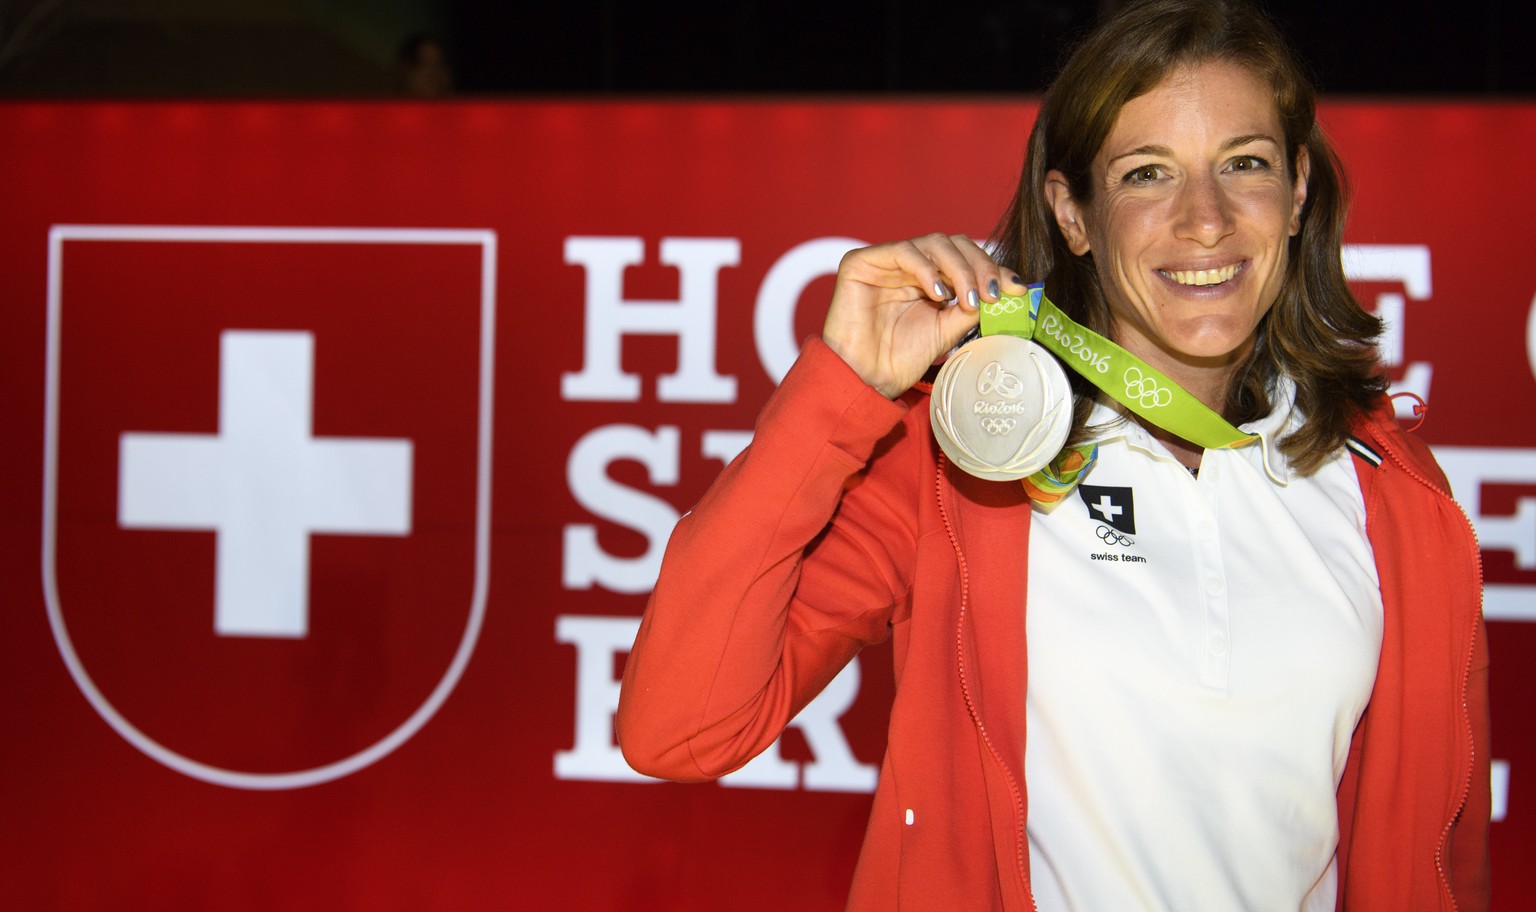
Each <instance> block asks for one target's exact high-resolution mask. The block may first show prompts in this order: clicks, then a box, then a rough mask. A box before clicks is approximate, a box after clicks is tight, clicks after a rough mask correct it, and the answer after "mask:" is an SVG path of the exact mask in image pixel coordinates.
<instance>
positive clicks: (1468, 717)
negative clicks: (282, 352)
mask: <svg viewBox="0 0 1536 912" xmlns="http://www.w3.org/2000/svg"><path fill="white" fill-rule="evenodd" d="M1371 431H1372V436H1374V437H1375V438H1376V442H1377V443H1379V444H1381V446H1382V449H1383V450H1384V451H1385V452H1386V453H1387V455H1388V456H1390V457H1391V458H1392V462H1393V463H1394V464H1395V465H1396V466H1397V467H1398V468H1399V469H1402V470H1403V472H1404V473H1406V474H1407V475H1408V477H1409V478H1412V479H1413V480H1414V481H1417V482H1418V483H1419V484H1421V485H1423V486H1424V487H1426V488H1428V489H1429V490H1430V491H1432V492H1433V493H1435V494H1437V495H1439V496H1441V497H1443V498H1445V499H1446V500H1449V501H1450V502H1451V506H1453V507H1455V508H1456V514H1457V515H1458V516H1460V517H1461V521H1462V523H1464V524H1465V525H1466V528H1467V532H1468V533H1470V534H1471V536H1472V565H1473V566H1474V567H1476V568H1477V591H1478V592H1479V593H1481V592H1482V591H1483V561H1482V554H1481V552H1482V545H1481V544H1479V543H1478V540H1477V527H1475V526H1473V525H1472V520H1471V519H1469V518H1468V517H1467V513H1466V511H1465V510H1463V509H1462V508H1461V504H1459V503H1457V502H1456V499H1455V498H1454V497H1451V496H1450V495H1448V494H1446V493H1445V492H1444V491H1441V490H1440V488H1439V487H1437V486H1436V485H1435V484H1434V483H1433V482H1431V481H1430V480H1429V479H1427V478H1425V477H1424V476H1423V475H1421V474H1419V472H1418V471H1416V470H1415V469H1414V468H1413V467H1412V466H1410V465H1408V464H1407V463H1406V462H1405V461H1404V460H1403V458H1402V457H1401V456H1400V455H1398V453H1397V450H1396V448H1395V447H1393V446H1392V445H1391V444H1390V443H1388V442H1387V441H1385V440H1383V439H1382V436H1381V435H1380V434H1379V433H1378V432H1377V431H1376V428H1375V427H1372V428H1371ZM1481 615H1482V604H1481V597H1479V604H1478V612H1477V615H1476V616H1474V617H1473V620H1472V636H1471V637H1470V638H1469V643H1468V646H1467V657H1466V660H1465V661H1463V662H1462V666H1461V720H1462V726H1463V731H1464V734H1465V735H1466V746H1467V750H1466V753H1467V755H1468V756H1467V763H1466V769H1465V771H1464V772H1463V773H1462V777H1461V787H1460V791H1459V793H1458V794H1459V798H1458V799H1457V802H1456V808H1455V810H1453V811H1452V812H1451V816H1450V818H1449V819H1447V820H1446V822H1445V826H1443V827H1441V829H1440V842H1439V844H1438V845H1437V846H1436V847H1435V871H1436V873H1437V874H1438V875H1439V876H1440V888H1441V889H1442V890H1443V891H1444V893H1445V897H1446V898H1447V899H1449V900H1450V903H1451V909H1453V910H1454V909H1457V908H1459V907H1458V906H1457V904H1456V894H1455V892H1454V891H1453V890H1452V889H1451V878H1450V875H1449V874H1448V873H1447V872H1446V870H1445V845H1446V842H1447V841H1448V840H1449V839H1450V837H1451V827H1453V826H1455V825H1456V819H1457V818H1458V817H1460V816H1461V812H1462V811H1463V810H1465V809H1466V806H1467V796H1468V795H1469V794H1470V792H1471V788H1472V765H1473V763H1474V762H1475V761H1476V759H1477V749H1476V745H1475V744H1474V743H1473V735H1472V714H1471V712H1470V711H1469V708H1468V706H1467V686H1468V685H1469V684H1470V683H1471V680H1472V656H1473V653H1474V652H1476V650H1477V618H1478V617H1480V616H1481Z"/></svg>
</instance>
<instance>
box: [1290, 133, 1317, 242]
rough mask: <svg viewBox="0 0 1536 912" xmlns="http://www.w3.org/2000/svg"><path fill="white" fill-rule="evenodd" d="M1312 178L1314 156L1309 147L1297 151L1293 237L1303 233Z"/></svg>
mask: <svg viewBox="0 0 1536 912" xmlns="http://www.w3.org/2000/svg"><path fill="white" fill-rule="evenodd" d="M1311 177H1312V156H1311V155H1309V154H1308V153H1307V147H1306V146H1301V147H1300V148H1298V149H1297V150H1296V185H1295V186H1293V187H1292V188H1291V237H1295V236H1296V235H1298V234H1300V233H1301V210H1302V207H1303V206H1305V205H1306V204H1307V181H1308V180H1309V179H1311Z"/></svg>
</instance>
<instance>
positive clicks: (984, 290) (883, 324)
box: [822, 234, 1021, 399]
mask: <svg viewBox="0 0 1536 912" xmlns="http://www.w3.org/2000/svg"><path fill="white" fill-rule="evenodd" d="M1013 278H1014V277H1013V276H1012V275H1011V274H1010V275H1009V279H1013ZM1003 282H1004V279H1003V276H1002V270H1001V268H1000V267H999V266H998V265H997V264H996V263H994V262H993V261H992V258H991V257H989V256H987V254H986V251H984V250H982V249H981V248H980V247H978V246H976V243H975V242H974V241H972V240H971V239H970V238H968V237H966V236H965V235H963V234H930V235H926V236H924V237H920V238H913V239H912V240H909V241H894V242H892V243H888V244H876V245H875V246H873V247H860V248H859V249H857V250H850V251H849V252H848V253H847V254H845V255H844V256H843V260H842V262H841V263H840V264H839V265H838V268H837V288H836V290H834V291H833V293H832V306H831V307H830V308H829V309H828V311H827V323H826V326H825V327H823V329H822V339H823V340H825V341H826V343H827V345H828V346H829V347H830V348H831V349H832V350H833V351H835V352H837V353H838V354H839V355H841V356H842V359H843V360H844V361H846V362H847V363H848V366H849V367H852V368H853V369H854V371H856V372H857V373H858V375H859V376H860V377H862V378H863V379H864V382H865V383H868V384H869V385H870V386H872V387H874V388H875V389H877V390H879V391H880V392H881V393H883V394H884V395H886V396H888V397H890V398H892V399H894V398H896V397H897V396H899V395H901V394H902V393H904V392H906V391H907V390H908V389H909V388H910V387H911V386H912V384H914V383H916V382H917V381H918V380H919V379H921V378H922V376H923V374H924V373H925V372H927V370H928V368H929V367H930V366H931V365H932V364H933V362H934V361H935V360H936V359H937V358H938V357H939V356H940V355H942V354H944V353H945V352H947V351H949V350H950V349H951V348H953V347H954V346H955V344H956V343H957V342H959V341H960V338H961V337H962V336H964V335H965V334H966V332H968V331H969V330H970V329H971V327H973V326H975V325H976V323H977V320H978V319H980V318H979V316H978V313H977V308H978V307H979V306H980V302H981V301H982V300H988V301H995V300H997V297H998V293H999V291H1000V290H1001V286H1002V283H1003ZM1008 284H1009V285H1010V290H1011V291H1014V292H1019V291H1020V290H1021V287H1013V286H1014V285H1016V282H1009V283H1008Z"/></svg>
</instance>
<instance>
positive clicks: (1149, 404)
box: [981, 283, 1258, 501]
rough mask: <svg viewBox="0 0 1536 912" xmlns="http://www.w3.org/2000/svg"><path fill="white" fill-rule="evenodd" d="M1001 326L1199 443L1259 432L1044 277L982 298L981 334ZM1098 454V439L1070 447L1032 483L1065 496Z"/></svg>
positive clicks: (1236, 442) (1227, 443)
mask: <svg viewBox="0 0 1536 912" xmlns="http://www.w3.org/2000/svg"><path fill="white" fill-rule="evenodd" d="M999 333H1000V334H1004V335H1010V336H1018V337H1019V338H1021V339H1032V340H1034V341H1035V342H1036V343H1037V344H1039V345H1040V346H1042V347H1044V348H1046V349H1048V350H1049V351H1050V352H1051V353H1052V354H1054V355H1056V357H1057V358H1058V359H1060V361H1061V363H1062V364H1065V365H1066V366H1067V367H1069V368H1071V369H1072V370H1073V371H1075V372H1076V373H1078V374H1080V375H1082V376H1083V377H1084V378H1085V379H1087V380H1088V382H1089V383H1092V384H1093V385H1094V386H1096V387H1098V388H1099V389H1101V390H1103V391H1104V394H1105V395H1107V396H1109V397H1110V398H1111V399H1113V400H1115V401H1116V402H1118V403H1120V404H1121V405H1123V406H1125V407H1126V409H1128V410H1129V411H1131V412H1132V413H1134V414H1136V415H1137V416H1139V417H1140V418H1142V419H1144V420H1146V421H1147V422H1149V423H1151V424H1154V425H1156V426H1158V427H1160V428H1162V429H1163V430H1165V431H1168V432H1169V433H1171V434H1175V435H1177V436H1179V437H1182V438H1184V439H1185V440H1188V441H1189V442H1190V443H1193V444H1195V445H1196V446H1199V447H1203V448H1205V449H1226V448H1229V447H1236V446H1241V445H1243V444H1245V443H1249V442H1251V441H1254V440H1257V439H1258V435H1257V434H1248V433H1244V432H1243V431H1240V430H1238V429H1237V428H1235V427H1233V426H1232V424H1231V422H1229V421H1227V420H1226V419H1225V418H1223V417H1221V415H1219V414H1218V413H1217V412H1216V411H1215V410H1213V409H1212V408H1211V407H1210V406H1208V405H1206V404H1205V403H1203V402H1201V401H1200V400H1199V399H1196V398H1195V397H1194V395H1192V394H1191V393H1190V392H1189V391H1188V390H1186V389H1184V388H1183V387H1182V386H1180V385H1179V384H1178V383H1176V382H1174V381H1173V380H1171V379H1169V377H1168V376H1167V375H1166V374H1164V373H1163V372H1162V371H1160V370H1158V369H1157V368H1155V367H1153V366H1152V365H1150V364H1148V363H1147V362H1145V361H1143V360H1142V359H1140V358H1138V357H1136V356H1135V355H1133V354H1131V353H1130V352H1128V351H1126V350H1125V349H1123V348H1121V347H1120V346H1118V345H1116V344H1115V343H1113V342H1111V341H1110V340H1108V339H1106V338H1104V337H1103V336H1101V335H1099V334H1098V333H1096V332H1094V331H1093V330H1091V329H1089V328H1087V327H1086V326H1082V325H1080V324H1079V323H1078V322H1077V321H1075V320H1073V319H1072V318H1071V317H1069V316H1067V315H1066V314H1064V313H1062V312H1061V309H1060V308H1059V307H1057V306H1056V305H1055V304H1052V303H1051V301H1050V299H1049V298H1047V297H1046V296H1045V287H1044V285H1042V284H1039V283H1036V284H1033V285H1030V286H1029V287H1028V290H1027V291H1026V292H1025V293H1024V294H1023V295H1003V296H1002V297H1000V298H998V299H997V300H996V301H983V302H982V304H981V334H982V335H984V336H990V335H994V334H999ZM1073 453H1075V454H1076V455H1075V457H1073V456H1072V454H1073ZM1097 455H1098V448H1097V447H1095V446H1091V445H1090V446H1089V447H1079V448H1075V449H1073V450H1066V451H1063V453H1062V455H1061V456H1060V457H1058V458H1057V459H1056V460H1053V461H1052V464H1051V465H1050V466H1049V467H1047V468H1045V469H1042V470H1040V472H1038V473H1036V474H1035V475H1033V476H1031V477H1030V478H1029V479H1028V481H1026V487H1032V488H1035V489H1038V490H1039V491H1040V493H1041V494H1042V495H1044V496H1041V497H1037V498H1036V499H1040V500H1047V501H1054V500H1057V499H1059V498H1060V497H1061V496H1062V495H1063V494H1065V493H1066V492H1067V491H1069V490H1071V488H1072V486H1073V485H1074V484H1076V483H1077V480H1078V479H1079V478H1080V477H1081V475H1082V474H1083V473H1084V472H1086V471H1087V470H1088V468H1089V466H1091V465H1092V464H1093V460H1094V459H1095V458H1096V457H1097ZM1031 496H1035V490H1031Z"/></svg>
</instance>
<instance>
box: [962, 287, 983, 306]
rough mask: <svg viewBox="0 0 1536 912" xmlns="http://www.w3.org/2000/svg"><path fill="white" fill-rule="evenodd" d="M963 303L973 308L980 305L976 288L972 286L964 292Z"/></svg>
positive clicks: (979, 296)
mask: <svg viewBox="0 0 1536 912" xmlns="http://www.w3.org/2000/svg"><path fill="white" fill-rule="evenodd" d="M965 303H967V304H969V305H971V309H972V310H975V309H976V308H978V307H980V306H981V295H979V294H977V293H976V289H974V288H972V289H971V290H970V291H967V292H966V293H965Z"/></svg>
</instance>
